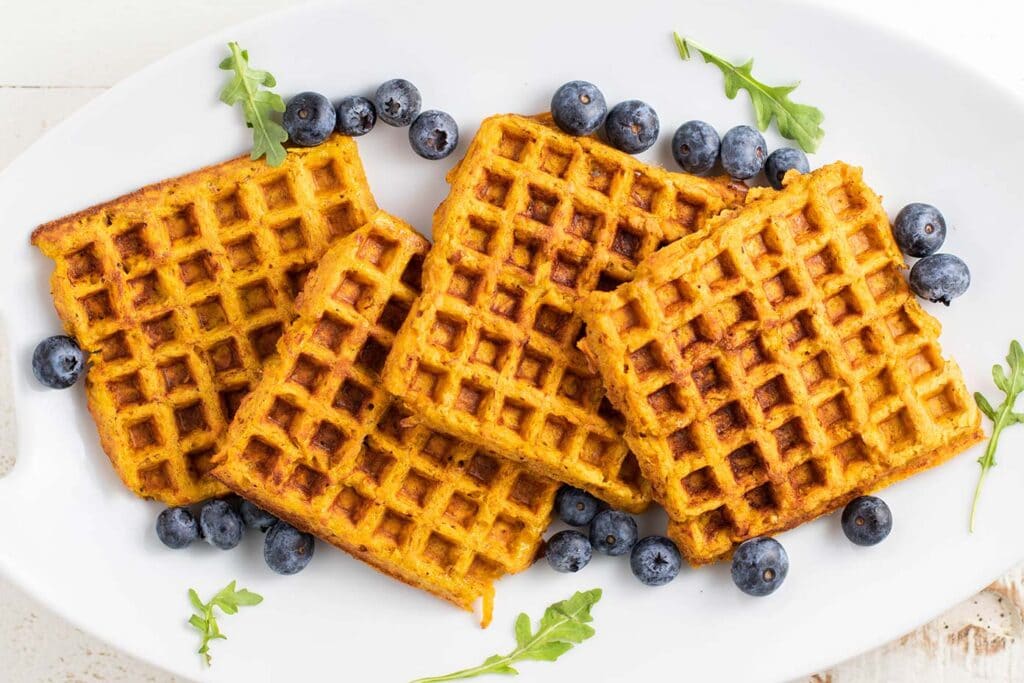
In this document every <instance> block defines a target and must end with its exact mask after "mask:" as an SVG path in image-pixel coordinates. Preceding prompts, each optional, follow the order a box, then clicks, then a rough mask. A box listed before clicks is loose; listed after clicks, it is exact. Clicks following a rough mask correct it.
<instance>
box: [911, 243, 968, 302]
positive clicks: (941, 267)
mask: <svg viewBox="0 0 1024 683" xmlns="http://www.w3.org/2000/svg"><path fill="white" fill-rule="evenodd" d="M970 286H971V271H970V270H968V269H967V264H966V263H964V262H963V261H961V260H960V259H959V258H957V257H956V256H953V255H952V254H932V255H931V256H925V257H924V258H923V259H921V260H920V261H918V262H917V263H915V264H914V267H913V268H911V269H910V288H911V289H912V290H914V294H917V295H918V296H919V297H921V298H922V299H927V300H928V301H931V302H933V303H942V304H945V305H947V306H948V305H949V302H950V301H952V300H953V299H955V298H957V297H958V296H960V295H961V294H963V293H964V292H966V291H967V288H968V287H970Z"/></svg>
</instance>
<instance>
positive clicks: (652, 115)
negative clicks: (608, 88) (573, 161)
mask: <svg viewBox="0 0 1024 683" xmlns="http://www.w3.org/2000/svg"><path fill="white" fill-rule="evenodd" d="M551 117H552V118H553V119H554V120H555V123H556V124H557V125H558V127H559V128H561V129H562V130H564V131H565V132H566V133H568V134H569V135H590V134H591V133H595V132H597V130H598V129H599V128H600V127H601V125H602V124H604V136H605V139H606V140H607V141H608V143H609V144H611V145H612V146H613V147H615V148H617V149H621V150H622V151H623V152H626V153H628V154H639V153H640V152H643V151H645V150H647V149H650V148H651V146H652V145H653V144H654V143H655V142H656V141H657V140H658V133H660V132H661V124H660V123H659V121H658V113H657V112H655V111H654V108H653V107H651V105H649V104H647V103H646V102H641V101H640V100H626V101H625V102H619V103H618V104H616V105H615V106H614V107H612V108H611V110H610V111H609V110H608V105H607V104H606V103H605V99H604V95H603V94H602V93H601V91H600V90H598V88H597V86H596V85H594V84H593V83H588V82H587V81H569V82H568V83H566V84H565V85H563V86H562V87H560V88H559V89H558V90H556V91H555V94H554V96H553V97H552V98H551Z"/></svg>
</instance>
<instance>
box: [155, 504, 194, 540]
mask: <svg viewBox="0 0 1024 683" xmlns="http://www.w3.org/2000/svg"><path fill="white" fill-rule="evenodd" d="M156 535H157V536H159V537H160V540H161V541H162V542H163V544H164V545H165V546H167V547H168V548H174V549H175V550H177V549H178V548H184V547H185V546H187V545H189V544H190V543H192V541H194V540H196V539H197V538H199V524H197V523H196V518H195V517H193V516H192V513H191V512H189V511H188V508H167V509H166V510H164V511H163V512H161V513H160V514H159V515H158V516H157V518H156Z"/></svg>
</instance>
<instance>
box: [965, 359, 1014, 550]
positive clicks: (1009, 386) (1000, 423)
mask: <svg viewBox="0 0 1024 683" xmlns="http://www.w3.org/2000/svg"><path fill="white" fill-rule="evenodd" d="M1006 364H1007V366H1008V367H1009V369H1010V374H1009V376H1007V374H1006V371H1005V370H1003V366H1002V365H999V364H996V365H993V366H992V381H993V382H995V384H996V387H997V388H998V389H999V391H1001V392H1003V394H1005V398H1003V402H1002V403H1000V404H999V407H998V408H993V407H992V404H991V403H989V401H988V399H987V398H985V397H984V396H982V395H981V392H980V391H979V392H975V393H974V402H975V403H977V404H978V408H979V409H980V410H981V412H982V413H984V414H985V417H987V418H988V419H990V420H992V422H993V427H992V436H991V437H989V440H988V446H986V447H985V454H984V455H982V456H981V457H980V458H978V464H979V465H981V475H980V476H979V477H978V485H977V486H975V487H974V500H973V501H972V502H971V522H970V527H969V528H970V531H971V533H974V518H975V516H976V514H977V512H978V498H979V497H980V496H981V486H982V484H984V483H985V475H987V474H988V471H989V470H990V469H992V468H993V467H995V466H996V448H997V447H998V446H999V435H1000V434H1002V432H1003V429H1004V428H1005V427H1009V426H1010V425H1015V424H1020V423H1021V422H1024V413H1015V412H1013V404H1014V403H1015V402H1016V401H1017V396H1019V395H1020V393H1021V392H1022V391H1024V349H1022V348H1021V345H1020V342H1018V341H1016V340H1014V341H1012V342H1010V353H1009V354H1007V356H1006Z"/></svg>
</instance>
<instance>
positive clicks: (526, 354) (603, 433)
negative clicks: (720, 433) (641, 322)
mask: <svg viewBox="0 0 1024 683" xmlns="http://www.w3.org/2000/svg"><path fill="white" fill-rule="evenodd" d="M448 181H449V183H450V184H451V192H450V194H449V196H448V198H447V199H446V200H445V201H444V203H443V204H442V205H441V206H440V207H439V208H438V210H437V212H436V213H435V215H434V240H435V245H434V248H433V250H432V251H431V252H430V255H429V256H428V257H427V262H426V264H425V266H424V287H423V296H422V297H421V298H420V299H419V301H418V302H417V304H416V305H415V306H414V308H413V313H412V315H411V317H410V321H409V323H408V324H407V325H406V326H405V327H404V328H403V330H402V331H401V333H400V334H399V335H398V339H397V340H396V343H395V348H394V351H393V353H392V355H391V357H390V358H389V360H388V363H387V365H386V367H385V370H384V383H385V386H386V387H387V388H388V389H389V390H390V391H391V392H392V393H394V394H396V395H399V396H402V397H403V399H404V400H405V401H406V402H408V403H409V405H410V406H411V407H412V408H413V409H414V410H415V411H416V413H417V414H418V415H420V416H422V418H423V419H424V420H425V421H426V422H428V423H429V424H430V425H432V426H433V427H435V428H437V429H440V430H442V431H445V432H447V433H449V434H452V435H454V436H457V437H459V438H462V439H465V440H467V441H471V442H473V443H476V444H478V445H481V446H483V447H485V448H488V449H490V450H493V451H494V452H497V453H500V454H501V455H503V456H506V457H509V458H512V459H515V460H518V461H520V462H523V463H526V464H528V465H529V466H530V467H532V468H533V469H535V471H537V472H539V473H541V474H544V475H546V476H549V477H551V478H554V479H558V480H560V481H564V482H567V483H570V484H572V485H574V486H577V487H580V488H583V489H586V490H588V491H590V492H592V493H594V494H595V495H597V496H599V497H601V498H603V499H605V500H606V501H608V502H609V503H611V504H612V505H614V506H616V507H619V508H622V509H625V510H630V511H634V512H636V511H640V510H642V509H643V508H644V507H645V506H646V505H647V503H648V501H649V491H648V488H647V486H646V485H645V484H644V483H643V481H642V478H641V477H640V471H639V467H638V466H637V463H636V458H635V457H634V456H633V455H632V454H631V453H630V452H629V450H628V448H627V447H626V443H625V442H624V441H623V439H622V429H623V427H624V425H623V422H622V419H621V415H618V414H617V413H616V411H615V410H613V409H612V407H611V406H610V405H609V404H608V402H607V401H606V400H604V389H603V388H602V386H601V379H600V377H599V376H598V375H597V373H596V372H595V371H594V370H593V369H591V368H590V367H589V366H588V363H587V360H586V358H585V357H584V356H583V354H582V353H581V352H580V351H579V349H577V348H576V342H577V341H578V340H579V339H581V338H582V336H583V323H582V321H581V320H580V318H579V316H578V315H577V307H578V304H579V302H580V301H581V298H582V296H583V295H585V294H586V293H588V292H590V291H593V290H595V289H597V290H606V289H611V288H613V287H614V286H616V285H617V284H619V283H622V282H624V281H627V280H629V279H630V278H631V277H632V274H633V271H634V269H635V268H636V264H637V263H638V262H639V261H640V260H641V259H642V258H644V257H645V256H647V255H648V254H650V253H652V252H653V251H654V250H655V249H656V248H657V247H658V246H660V245H663V244H665V243H666V242H670V241H673V240H676V239H679V238H681V237H683V236H684V235H688V234H694V233H698V232H700V231H701V230H702V228H703V226H704V224H705V221H706V220H707V219H708V218H709V217H710V216H713V215H715V214H717V213H718V212H719V211H720V210H721V209H723V208H725V207H728V206H732V205H735V204H737V203H738V202H739V201H740V200H741V198H742V191H741V190H739V189H736V188H735V187H732V186H730V185H728V184H727V183H725V182H721V181H717V180H708V179H704V178H697V177H694V176H688V175H683V174H673V173H668V172H666V171H664V170H662V169H658V168H653V167H650V166H646V165H644V164H642V163H641V162H639V161H637V160H636V159H635V158H633V157H632V156H629V155H627V154H623V153H621V152H618V151H617V150H614V149H612V148H610V147H607V146H606V145H604V144H602V143H600V142H599V141H597V140H594V139H591V138H575V137H572V136H569V135H566V134H564V133H562V132H560V131H558V130H557V129H556V128H553V127H552V126H550V125H546V124H545V123H543V122H541V121H538V120H535V119H529V118H525V117H521V116H514V115H503V116H495V117H492V118H489V119H487V120H486V121H484V122H483V123H482V124H481V126H480V130H479V132H478V133H477V135H476V137H475V138H474V140H473V142H472V144H471V145H470V147H469V150H468V152H467V154H466V157H465V158H464V159H463V160H462V161H461V162H460V163H459V165H458V166H457V167H456V168H455V169H454V170H452V172H451V173H450V174H449V176H448Z"/></svg>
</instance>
